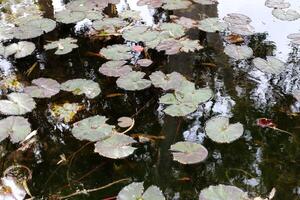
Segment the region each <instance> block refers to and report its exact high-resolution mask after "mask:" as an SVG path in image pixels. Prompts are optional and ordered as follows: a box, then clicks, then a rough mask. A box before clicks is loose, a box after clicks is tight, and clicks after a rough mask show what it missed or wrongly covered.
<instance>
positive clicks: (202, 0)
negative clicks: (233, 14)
mask: <svg viewBox="0 0 300 200" xmlns="http://www.w3.org/2000/svg"><path fill="white" fill-rule="evenodd" d="M193 2H195V3H199V4H202V5H214V4H217V3H218V0H193Z"/></svg>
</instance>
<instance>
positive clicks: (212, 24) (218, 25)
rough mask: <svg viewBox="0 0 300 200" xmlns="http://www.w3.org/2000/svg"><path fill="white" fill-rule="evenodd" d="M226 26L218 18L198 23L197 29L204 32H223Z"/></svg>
mask: <svg viewBox="0 0 300 200" xmlns="http://www.w3.org/2000/svg"><path fill="white" fill-rule="evenodd" d="M227 27H228V25H227V24H226V23H224V22H221V21H220V20H219V19H218V18H216V17H212V18H206V19H203V20H201V21H199V25H198V28H199V29H200V30H202V31H205V32H210V33H213V32H217V31H224V30H225V29H226V28H227Z"/></svg>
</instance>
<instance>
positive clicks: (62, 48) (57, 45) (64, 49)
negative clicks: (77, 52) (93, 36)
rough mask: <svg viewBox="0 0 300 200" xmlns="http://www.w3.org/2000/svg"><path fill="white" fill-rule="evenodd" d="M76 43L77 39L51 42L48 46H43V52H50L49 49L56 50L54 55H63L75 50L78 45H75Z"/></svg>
mask: <svg viewBox="0 0 300 200" xmlns="http://www.w3.org/2000/svg"><path fill="white" fill-rule="evenodd" d="M76 42H77V39H74V38H70V37H67V38H64V39H59V40H58V41H54V42H51V43H49V44H46V45H45V46H44V49H45V50H50V49H56V51H55V54H56V55H63V54H67V53H70V52H71V51H72V50H73V49H75V48H77V47H78V45H77V44H75V43H76Z"/></svg>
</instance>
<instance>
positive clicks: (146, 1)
mask: <svg viewBox="0 0 300 200" xmlns="http://www.w3.org/2000/svg"><path fill="white" fill-rule="evenodd" d="M162 4H163V1H162V0H138V2H137V5H138V6H148V7H149V8H159V7H161V6H162Z"/></svg>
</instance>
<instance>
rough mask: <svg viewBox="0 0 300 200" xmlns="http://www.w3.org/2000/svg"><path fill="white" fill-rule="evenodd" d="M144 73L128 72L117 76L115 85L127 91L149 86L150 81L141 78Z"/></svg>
mask: <svg viewBox="0 0 300 200" xmlns="http://www.w3.org/2000/svg"><path fill="white" fill-rule="evenodd" d="M145 75H146V74H145V73H144V72H136V71H132V72H129V73H128V74H126V75H124V76H121V77H119V78H118V80H117V85H118V87H120V88H122V89H124V90H129V91H135V90H144V89H146V88H148V87H150V86H151V81H149V80H147V79H144V78H143V77H144V76H145Z"/></svg>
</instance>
